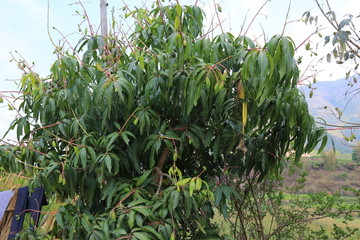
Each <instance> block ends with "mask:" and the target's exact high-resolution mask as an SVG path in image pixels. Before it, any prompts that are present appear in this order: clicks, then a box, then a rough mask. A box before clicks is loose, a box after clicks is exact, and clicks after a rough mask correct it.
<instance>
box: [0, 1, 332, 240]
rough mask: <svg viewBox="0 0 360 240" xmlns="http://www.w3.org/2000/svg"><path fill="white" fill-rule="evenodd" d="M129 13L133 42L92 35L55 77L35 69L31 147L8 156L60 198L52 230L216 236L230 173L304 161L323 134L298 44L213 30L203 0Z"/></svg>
mask: <svg viewBox="0 0 360 240" xmlns="http://www.w3.org/2000/svg"><path fill="white" fill-rule="evenodd" d="M127 17H128V18H134V20H135V22H136V27H135V28H134V30H133V34H132V35H131V36H130V38H129V39H125V38H123V37H122V36H119V35H117V34H110V36H109V37H106V38H103V37H100V36H93V35H91V36H84V37H83V38H82V39H80V41H79V43H78V45H77V47H76V48H75V51H74V52H72V51H62V50H61V49H58V52H57V53H58V56H59V57H58V60H56V61H55V62H54V64H53V65H52V67H51V74H50V75H49V76H48V77H47V78H41V77H40V76H38V74H36V73H34V72H32V71H30V69H27V68H26V66H25V68H24V74H23V76H22V80H21V86H20V90H21V91H22V92H23V95H22V97H21V98H22V103H21V104H20V107H19V108H20V110H21V111H23V113H24V114H23V115H22V116H21V117H19V118H18V119H16V120H15V121H14V122H13V124H12V126H11V127H12V128H14V129H16V130H17V134H18V138H19V141H20V143H21V144H20V145H19V146H17V147H15V148H12V149H10V150H8V151H7V152H4V153H3V154H2V155H1V159H0V164H1V166H3V167H4V168H5V169H7V170H9V171H13V172H20V171H23V172H24V173H25V174H27V175H29V176H33V177H34V180H33V181H32V183H31V184H32V186H37V185H43V186H44V187H45V189H46V193H47V195H48V197H50V198H56V199H57V200H58V201H60V202H61V207H60V209H59V214H57V217H56V220H57V221H56V224H55V227H54V229H53V232H52V233H51V234H53V235H60V236H61V237H63V238H66V239H115V238H119V239H120V238H121V237H125V236H129V237H132V239H175V238H176V239H202V238H205V237H209V236H216V235H217V232H216V229H215V228H214V227H213V226H212V224H211V223H210V219H211V218H212V216H213V209H214V207H219V209H220V211H221V212H222V213H223V214H225V215H226V200H230V195H231V194H232V191H231V190H229V189H228V188H227V187H226V186H225V185H226V184H224V183H223V182H222V181H221V177H220V176H221V174H223V173H224V172H226V171H232V172H233V173H237V174H239V176H242V175H249V174H259V176H260V178H261V177H263V176H265V175H266V174H268V173H269V172H275V173H277V172H279V171H281V168H282V166H283V165H284V164H285V163H286V160H285V159H284V157H285V154H286V153H287V152H288V151H289V150H294V151H295V155H296V159H299V158H300V156H301V154H302V153H304V152H309V151H311V150H313V149H314V147H315V146H316V145H317V143H318V142H319V141H320V140H321V139H323V138H324V137H323V135H322V134H323V133H322V131H320V130H316V129H315V126H314V120H313V118H312V117H311V116H310V115H309V112H308V108H307V104H306V101H305V99H304V97H303V95H302V94H301V93H300V92H299V90H298V89H297V88H296V83H297V80H298V76H299V70H298V67H297V65H296V61H295V60H294V44H293V42H292V40H291V39H290V38H289V37H285V36H280V35H277V36H274V37H272V38H271V39H270V41H269V42H268V43H266V44H265V45H264V46H263V47H261V46H257V45H256V44H255V43H254V42H253V41H252V40H251V39H249V38H248V37H246V36H239V37H234V36H233V35H231V34H230V33H224V34H221V35H219V36H216V37H214V38H213V39H210V38H209V37H208V36H207V35H206V34H205V35H203V32H202V29H203V25H202V24H203V14H202V11H201V9H200V8H199V7H197V6H180V5H173V6H159V5H158V6H156V8H154V9H152V10H150V11H147V10H144V9H138V10H136V11H134V12H130V13H128V14H127ZM80 55H81V57H80ZM324 140H325V141H326V138H324ZM325 141H324V143H325Z"/></svg>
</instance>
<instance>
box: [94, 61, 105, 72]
mask: <svg viewBox="0 0 360 240" xmlns="http://www.w3.org/2000/svg"><path fill="white" fill-rule="evenodd" d="M95 65H96V68H97V69H98V70H99V71H104V69H103V68H102V67H101V66H100V63H98V62H97V63H95Z"/></svg>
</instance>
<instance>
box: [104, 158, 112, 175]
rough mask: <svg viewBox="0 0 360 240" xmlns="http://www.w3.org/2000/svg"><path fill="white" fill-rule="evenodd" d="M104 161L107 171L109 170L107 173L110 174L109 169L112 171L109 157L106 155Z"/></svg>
mask: <svg viewBox="0 0 360 240" xmlns="http://www.w3.org/2000/svg"><path fill="white" fill-rule="evenodd" d="M104 161H105V164H106V167H107V169H108V170H109V172H111V169H112V161H111V157H110V156H109V155H106V156H105V158H104Z"/></svg>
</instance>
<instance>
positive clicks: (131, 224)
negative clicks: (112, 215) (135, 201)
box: [128, 211, 136, 229]
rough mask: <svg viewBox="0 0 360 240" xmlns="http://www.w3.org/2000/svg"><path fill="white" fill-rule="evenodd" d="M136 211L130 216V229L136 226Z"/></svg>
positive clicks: (131, 212)
mask: <svg viewBox="0 0 360 240" xmlns="http://www.w3.org/2000/svg"><path fill="white" fill-rule="evenodd" d="M135 213H136V212H135V211H130V213H129V215H128V226H129V228H130V229H133V228H134V224H135Z"/></svg>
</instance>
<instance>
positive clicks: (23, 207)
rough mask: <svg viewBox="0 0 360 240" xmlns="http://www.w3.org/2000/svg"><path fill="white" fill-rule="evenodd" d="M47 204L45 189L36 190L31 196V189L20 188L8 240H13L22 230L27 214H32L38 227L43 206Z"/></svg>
mask: <svg viewBox="0 0 360 240" xmlns="http://www.w3.org/2000/svg"><path fill="white" fill-rule="evenodd" d="M47 204H48V203H47V201H46V197H45V190H44V188H43V187H38V188H35V190H34V192H33V193H32V194H31V195H30V196H29V188H28V187H27V186H26V187H22V188H19V189H18V196H17V200H16V205H15V211H14V218H13V221H12V223H11V228H10V235H9V238H8V239H13V238H14V237H15V236H16V234H17V233H18V232H20V231H21V230H22V227H23V223H24V218H25V214H26V213H28V212H30V216H31V217H32V218H33V219H34V226H35V227H36V226H37V224H38V222H39V217H40V211H41V208H42V206H43V205H47ZM32 227H33V226H32Z"/></svg>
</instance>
